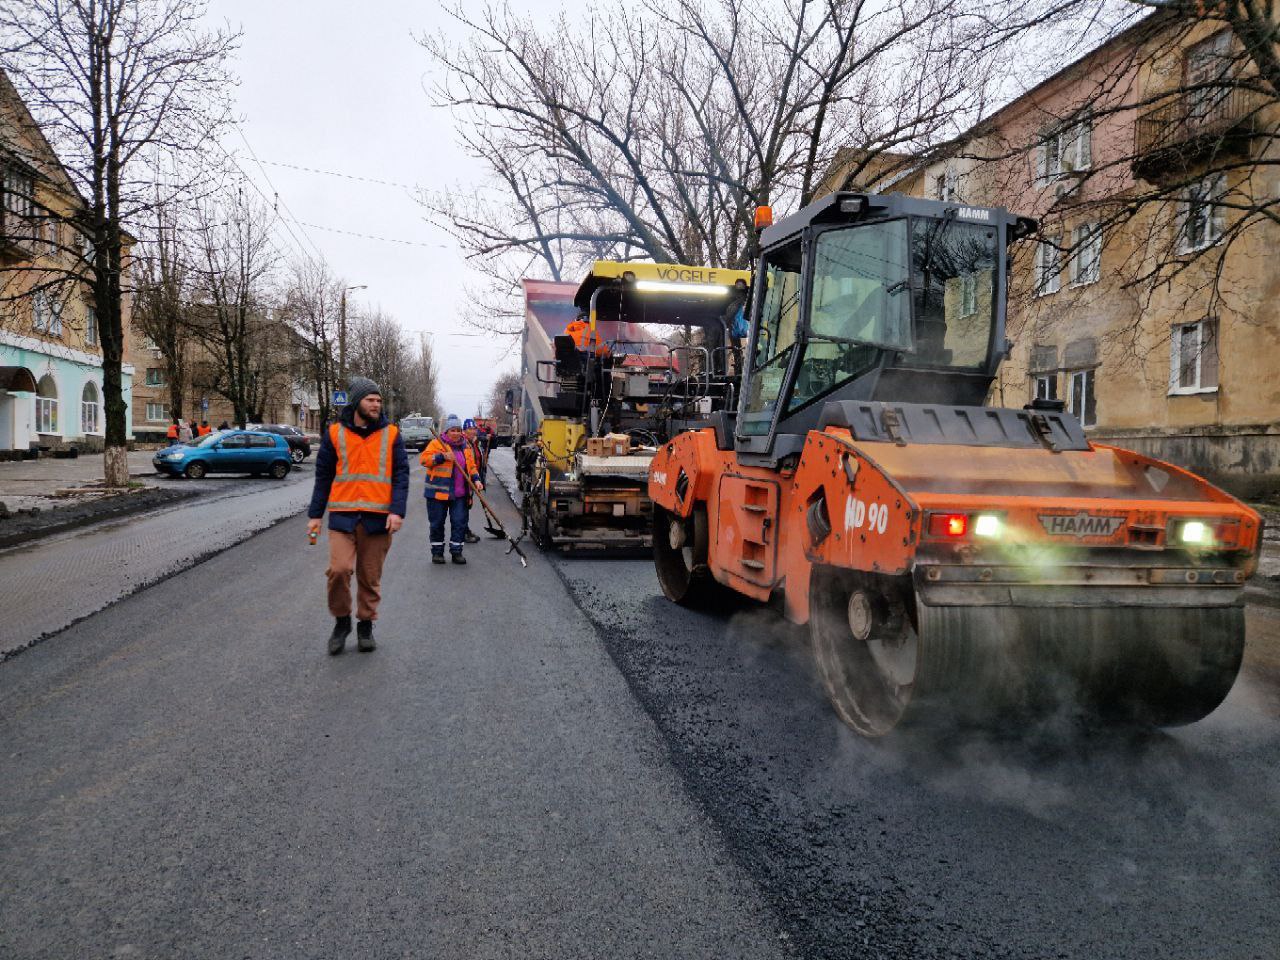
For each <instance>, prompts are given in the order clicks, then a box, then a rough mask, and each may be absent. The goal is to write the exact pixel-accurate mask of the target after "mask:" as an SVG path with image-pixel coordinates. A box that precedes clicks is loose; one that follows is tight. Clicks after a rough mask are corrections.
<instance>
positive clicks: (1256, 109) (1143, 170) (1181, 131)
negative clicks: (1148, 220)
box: [1131, 87, 1266, 183]
mask: <svg viewBox="0 0 1280 960" xmlns="http://www.w3.org/2000/svg"><path fill="white" fill-rule="evenodd" d="M1265 105H1266V100H1265V99H1264V98H1263V96H1262V95H1261V94H1259V93H1258V92H1256V91H1254V90H1246V89H1244V88H1242V87H1230V88H1227V89H1224V90H1221V91H1216V90H1207V91H1197V92H1195V93H1183V94H1180V95H1179V96H1177V97H1176V98H1175V99H1173V100H1171V101H1170V102H1169V103H1166V104H1165V105H1164V106H1162V107H1158V108H1157V109H1155V110H1152V111H1151V112H1150V113H1147V114H1144V115H1143V116H1141V117H1139V118H1138V121H1137V123H1136V124H1135V128H1134V145H1133V159H1132V161H1131V166H1132V168H1133V174H1134V176H1136V177H1140V178H1141V179H1143V180H1147V181H1149V182H1151V183H1159V182H1160V181H1161V180H1164V179H1166V178H1169V177H1176V176H1182V175H1185V174H1186V173H1187V172H1188V171H1189V170H1191V169H1192V168H1194V167H1196V166H1199V165H1200V164H1202V163H1204V162H1205V161H1206V160H1210V159H1212V158H1214V157H1228V156H1231V157H1235V156H1241V155H1243V154H1247V153H1248V150H1249V143H1250V141H1251V140H1252V138H1253V137H1254V136H1255V135H1256V134H1257V133H1258V130H1259V128H1260V126H1261V118H1260V112H1261V110H1262V108H1263V107H1264V106H1265Z"/></svg>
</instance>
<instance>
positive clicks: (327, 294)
mask: <svg viewBox="0 0 1280 960" xmlns="http://www.w3.org/2000/svg"><path fill="white" fill-rule="evenodd" d="M288 274H289V276H288V288H287V290H286V292H285V296H284V303H283V308H282V314H281V315H282V316H283V318H284V319H285V320H286V321H287V322H288V323H289V324H290V326H292V327H293V329H294V330H295V331H296V332H297V335H298V342H299V347H300V350H301V358H300V379H301V380H303V381H304V382H306V383H308V384H309V385H311V386H312V387H314V389H315V392H316V396H317V397H318V399H319V401H320V420H321V422H322V423H328V422H329V420H330V418H331V416H332V407H331V405H330V400H331V398H332V396H333V391H334V390H335V389H337V388H339V384H338V360H337V348H338V332H339V331H338V325H339V311H340V302H341V298H342V288H343V287H344V286H345V281H343V280H342V279H341V278H339V277H337V276H335V275H334V274H333V272H332V270H331V269H330V268H329V265H328V264H327V263H324V262H323V261H320V260H313V259H309V258H307V259H297V260H293V261H291V262H290V264H289V269H288ZM341 386H345V384H343V385H341Z"/></svg>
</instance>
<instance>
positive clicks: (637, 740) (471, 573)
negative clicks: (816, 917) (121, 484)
mask: <svg viewBox="0 0 1280 960" xmlns="http://www.w3.org/2000/svg"><path fill="white" fill-rule="evenodd" d="M419 480H420V478H415V487H414V491H415V498H414V501H413V503H412V507H413V509H412V510H411V511H410V517H409V521H408V523H407V524H406V527H405V529H404V530H403V531H402V532H401V533H400V534H398V535H397V537H396V541H395V544H394V546H393V548H392V551H391V555H390V558H389V560H388V565H387V571H386V576H385V579H384V597H385V600H384V603H383V607H382V616H381V619H380V622H379V624H378V628H377V639H378V649H377V650H376V651H375V652H373V653H369V654H362V653H357V652H355V650H354V637H353V638H352V642H351V643H350V644H349V646H348V650H347V652H346V653H344V654H342V655H341V656H337V657H329V656H327V655H326V654H325V652H324V641H325V637H326V636H327V633H328V628H329V625H330V623H331V621H329V620H328V618H327V614H326V613H325V610H324V601H323V570H324V568H325V565H326V551H325V549H324V547H323V540H322V541H321V544H322V545H321V546H318V547H308V546H306V545H305V543H306V538H305V533H304V521H303V520H302V518H301V517H298V518H295V519H292V520H288V521H286V522H283V523H280V524H278V525H276V526H274V527H272V528H271V529H269V530H267V531H266V532H264V533H261V534H260V535H258V536H256V537H254V538H252V539H250V540H248V541H246V542H244V543H241V544H240V545H238V546H235V547H233V548H232V549H229V550H227V551H225V552H223V553H221V554H219V555H218V556H215V557H213V558H212V559H209V560H207V561H206V562H204V563H202V564H200V565H199V566H197V567H195V568H192V569H189V570H187V571H185V572H183V573H180V574H178V575H176V576H173V577H171V578H169V579H167V580H165V581H163V582H161V583H159V584H157V585H155V586H152V587H150V588H149V589H146V590H143V591H141V592H138V593H136V594H134V595H132V596H129V597H128V598H126V599H124V600H122V601H120V602H118V603H116V604H114V605H113V606H111V607H109V608H108V609H106V610H103V611H101V612H99V613H97V614H95V615H93V616H91V617H89V618H88V619H86V620H84V621H82V622H80V623H78V624H76V625H74V626H72V627H70V628H69V629H67V630H65V631H63V632H61V633H59V634H57V635H56V636H54V637H52V638H50V639H49V640H48V641H46V642H44V643H41V644H39V645H37V646H35V647H32V648H30V649H28V650H26V651H25V652H23V653H22V654H21V655H20V656H17V657H14V658H12V659H10V660H9V661H7V662H6V663H4V664H0V743H3V749H4V770H5V774H4V777H3V778H2V782H0V955H2V956H5V957H22V958H45V957H48V958H66V957H162V958H167V957H182V958H202V957H218V958H222V957H228V958H230V957H237V958H239V957H251V958H255V960H256V958H272V957H282V958H283V957H307V958H326V957H332V958H343V960H347V958H351V957H361V958H381V957H431V958H450V957H459V958H464V957H465V958H489V957H493V958H499V957H501V958H506V957H511V958H521V960H525V958H536V957H548V958H550V957H556V958H559V957H565V958H576V957H582V958H625V957H637V958H639V957H653V958H673V957H733V958H773V957H794V956H798V954H797V953H796V952H795V951H794V950H793V949H792V948H791V946H790V943H789V939H788V937H789V935H788V934H787V932H786V931H785V930H783V929H781V928H779V927H778V925H777V924H776V922H775V919H774V914H773V913H772V912H771V910H770V909H769V908H768V906H767V902H766V899H765V898H764V897H763V895H762V894H761V893H760V891H759V890H758V889H757V888H756V886H755V885H754V883H753V882H752V881H751V879H750V878H749V877H747V876H746V874H745V873H744V872H743V870H742V869H741V867H740V866H739V864H738V862H737V860H736V859H735V858H734V857H733V856H732V855H731V852H730V850H729V848H728V846H727V845H726V844H725V842H724V839H723V838H722V836H721V835H720V834H719V832H718V831H717V829H716V827H715V825H714V824H713V823H711V822H710V821H709V820H708V819H707V817H706V815H705V813H704V812H703V809H702V808H701V806H700V805H699V804H698V803H696V802H694V801H693V800H692V799H691V798H690V796H689V794H688V793H687V791H686V789H685V786H684V783H683V782H682V779H681V778H680V776H679V775H678V774H677V772H676V770H675V769H674V768H673V767H672V765H671V763H670V758H669V756H668V748H667V744H666V742H665V741H664V739H663V738H662V737H661V736H660V735H659V732H658V730H657V729H656V728H655V727H654V725H653V724H652V722H651V720H650V718H649V716H648V715H647V714H646V713H645V712H644V711H643V710H642V709H641V708H640V707H639V706H638V705H637V703H636V701H635V700H634V699H633V698H632V696H631V694H630V692H629V690H628V687H627V684H626V683H625V682H624V680H623V678H622V676H621V675H620V674H619V673H618V671H617V669H616V667H615V665H614V663H613V661H612V660H611V659H610V657H609V655H608V654H607V652H606V651H605V649H604V647H603V646H602V644H601V643H600V641H599V638H598V634H597V631H596V630H595V628H594V627H593V626H592V624H591V623H590V622H589V620H588V619H587V617H586V616H585V615H584V614H583V613H582V611H581V610H580V609H579V608H578V607H577V606H576V605H575V603H574V602H573V600H572V598H571V597H570V596H569V594H568V592H567V591H566V590H565V588H564V585H563V583H562V581H561V579H560V578H559V577H558V576H557V574H556V573H555V571H554V569H553V567H552V565H551V563H550V562H549V561H548V560H547V559H545V558H543V557H541V556H538V555H536V554H535V555H534V556H533V559H532V562H531V563H530V565H529V567H528V568H527V569H525V568H521V567H520V565H519V563H518V561H517V560H516V559H515V558H514V557H511V556H504V555H503V550H504V546H503V545H502V544H501V543H498V542H496V541H486V542H485V543H482V544H479V545H476V546H474V547H470V548H468V555H469V557H470V559H471V562H470V564H468V565H467V566H465V567H455V566H452V565H446V566H444V567H439V566H433V565H431V564H430V563H429V560H428V551H427V532H426V522H425V510H424V509H423V507H422V502H421V499H420V497H419V496H418V495H417V494H418V491H419V490H420V486H419V483H418V481H419ZM501 509H502V511H503V515H504V516H505V517H506V518H507V519H508V520H512V518H513V515H512V514H511V511H510V504H509V503H507V504H503V505H502V506H501Z"/></svg>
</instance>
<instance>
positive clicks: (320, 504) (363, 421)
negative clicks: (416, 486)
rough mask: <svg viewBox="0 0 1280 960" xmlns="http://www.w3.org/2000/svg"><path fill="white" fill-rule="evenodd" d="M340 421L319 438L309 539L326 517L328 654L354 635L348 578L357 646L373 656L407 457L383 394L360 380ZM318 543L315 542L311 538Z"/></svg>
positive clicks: (405, 491) (405, 490)
mask: <svg viewBox="0 0 1280 960" xmlns="http://www.w3.org/2000/svg"><path fill="white" fill-rule="evenodd" d="M347 401H348V402H347V405H346V406H345V407H343V409H342V416H341V417H340V418H339V419H338V422H337V423H334V424H331V425H330V426H329V429H328V430H326V431H325V433H324V434H323V435H322V436H321V438H320V452H319V453H317V454H316V482H315V488H314V490H312V493H311V506H310V507H309V508H308V509H307V516H308V518H310V519H309V523H308V524H307V530H308V533H309V534H310V536H311V537H312V538H314V537H316V536H317V535H318V534H319V533H320V518H321V517H323V516H324V513H325V511H326V510H328V512H329V569H328V570H327V571H326V574H325V575H326V576H327V577H328V580H329V612H330V613H331V614H333V617H334V625H333V633H332V634H330V636H329V653H331V654H338V653H341V652H342V649H343V647H344V646H345V644H346V641H347V637H348V636H349V635H350V633H351V575H352V573H355V576H356V616H357V618H358V620H359V622H358V623H357V624H356V646H357V647H358V648H359V649H360V651H361V652H367V651H369V650H373V649H374V647H375V646H376V645H375V643H374V639H373V621H374V620H376V619H377V618H378V603H379V601H381V599H382V565H383V563H384V562H385V561H386V559H387V551H388V550H390V549H391V537H392V535H393V534H394V533H395V532H396V531H397V530H399V529H400V525H401V524H402V523H403V522H404V515H405V506H406V502H407V500H408V498H409V457H408V454H406V453H405V452H404V441H403V440H401V438H400V430H399V428H398V427H397V426H396V425H395V424H393V423H391V422H390V421H389V420H388V419H387V418H386V415H385V414H384V413H383V412H382V391H381V390H379V389H378V385H377V384H376V383H374V382H373V381H372V380H367V379H365V378H364V377H356V378H355V379H354V380H352V381H351V385H350V386H349V387H348V388H347ZM312 542H314V539H313V540H312Z"/></svg>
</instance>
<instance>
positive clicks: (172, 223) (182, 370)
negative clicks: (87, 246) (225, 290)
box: [131, 203, 192, 417]
mask: <svg viewBox="0 0 1280 960" xmlns="http://www.w3.org/2000/svg"><path fill="white" fill-rule="evenodd" d="M151 213H152V222H151V224H150V226H149V229H148V230H147V240H146V241H144V242H142V243H140V244H139V249H138V251H137V253H138V255H137V256H136V257H135V258H134V264H135V267H134V285H135V289H134V295H133V311H132V318H131V319H132V322H133V326H134V329H135V330H137V331H138V332H139V333H141V334H142V335H143V336H145V337H146V338H147V339H148V340H150V341H151V343H152V344H154V345H155V348H156V350H158V351H159V353H160V357H161V359H162V360H163V361H164V367H163V369H164V374H165V381H166V383H167V384H168V387H169V410H170V413H171V414H172V416H174V417H181V416H183V405H184V400H185V392H186V386H187V381H188V371H187V357H188V353H189V345H190V334H189V327H190V323H189V318H188V312H189V309H190V308H189V301H190V297H191V294H192V290H191V283H190V268H189V265H188V263H187V257H188V254H189V251H188V250H187V249H186V248H185V244H184V243H183V241H182V239H181V234H180V229H181V227H180V225H179V223H178V217H177V213H176V211H175V209H174V208H173V207H172V206H170V205H167V204H164V203H159V204H157V205H156V207H155V208H154V209H153V210H152V211H151Z"/></svg>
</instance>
